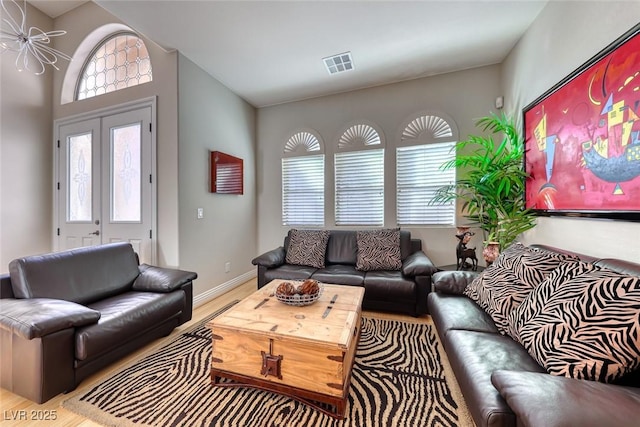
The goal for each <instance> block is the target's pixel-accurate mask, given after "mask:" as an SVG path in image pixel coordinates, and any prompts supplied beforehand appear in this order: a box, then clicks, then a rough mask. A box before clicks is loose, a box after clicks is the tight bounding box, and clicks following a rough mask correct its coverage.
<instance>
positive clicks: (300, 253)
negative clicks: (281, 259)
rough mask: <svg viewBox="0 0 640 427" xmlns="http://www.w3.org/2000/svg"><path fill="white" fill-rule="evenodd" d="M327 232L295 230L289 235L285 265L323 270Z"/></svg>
mask: <svg viewBox="0 0 640 427" xmlns="http://www.w3.org/2000/svg"><path fill="white" fill-rule="evenodd" d="M329 234H330V232H329V230H296V229H292V230H291V232H290V233H289V246H288V247H287V254H286V256H285V260H286V262H287V264H294V265H306V266H309V267H315V268H324V257H325V255H326V252H327V242H328V241H329Z"/></svg>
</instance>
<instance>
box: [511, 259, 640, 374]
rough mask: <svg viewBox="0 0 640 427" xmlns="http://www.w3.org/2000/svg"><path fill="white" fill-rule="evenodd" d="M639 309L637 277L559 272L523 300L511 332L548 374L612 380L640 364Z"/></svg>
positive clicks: (607, 273)
mask: <svg viewBox="0 0 640 427" xmlns="http://www.w3.org/2000/svg"><path fill="white" fill-rule="evenodd" d="M550 279H556V277H555V276H554V277H552V278H550ZM638 307H640V277H637V276H628V275H625V274H621V273H616V272H614V271H610V270H606V269H602V270H600V269H597V270H593V271H589V272H586V273H584V274H578V275H576V276H575V277H571V278H569V279H563V276H562V275H559V276H558V277H557V280H546V281H545V282H544V283H542V284H541V285H540V286H538V288H536V290H535V291H533V293H532V294H531V296H530V297H529V298H527V300H526V301H525V302H523V305H522V306H521V309H520V312H519V314H520V316H519V317H518V318H517V322H516V325H515V327H514V329H515V333H514V335H516V336H517V337H518V339H519V340H520V342H521V343H522V345H523V346H524V347H525V348H526V349H527V351H529V353H530V354H531V355H532V356H533V357H534V358H535V359H536V360H537V361H538V362H539V363H540V364H541V365H543V366H544V367H545V368H546V369H547V371H548V372H549V373H551V374H554V375H560V376H566V377H570V378H580V379H588V380H597V381H601V382H612V381H614V380H616V379H618V378H620V377H622V376H624V375H625V374H626V373H629V372H631V371H633V370H635V369H637V368H638V367H640V343H639V342H638V339H637V337H638V336H639V335H640V318H639V317H638Z"/></svg>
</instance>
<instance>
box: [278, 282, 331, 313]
mask: <svg viewBox="0 0 640 427" xmlns="http://www.w3.org/2000/svg"><path fill="white" fill-rule="evenodd" d="M291 283H292V284H293V285H294V287H295V288H296V289H298V288H299V285H300V283H302V282H293V281H292V282H291ZM323 290H324V287H323V286H322V284H321V283H318V292H315V293H313V294H300V293H295V294H293V295H286V294H282V293H279V292H278V291H276V292H275V296H276V298H277V299H278V301H280V302H281V303H284V304H287V305H293V306H298V307H301V306H305V305H311V304H313V303H314V302H316V301H317V300H318V298H320V295H322V291H323Z"/></svg>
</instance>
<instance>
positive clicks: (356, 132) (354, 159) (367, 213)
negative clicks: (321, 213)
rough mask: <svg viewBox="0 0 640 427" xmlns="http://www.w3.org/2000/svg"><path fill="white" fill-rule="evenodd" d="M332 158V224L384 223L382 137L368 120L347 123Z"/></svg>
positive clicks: (379, 224)
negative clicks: (333, 173) (333, 217)
mask: <svg viewBox="0 0 640 427" xmlns="http://www.w3.org/2000/svg"><path fill="white" fill-rule="evenodd" d="M334 160H335V187H336V188H335V190H336V191H335V198H336V199H335V210H336V212H335V218H336V225H368V226H382V225H384V141H383V137H382V133H381V132H380V131H379V130H377V129H376V127H375V125H373V124H370V123H364V122H358V123H356V124H352V125H350V126H348V127H347V129H346V130H345V131H344V132H343V133H342V135H341V136H340V138H339V139H338V152H337V153H336V154H335V156H334Z"/></svg>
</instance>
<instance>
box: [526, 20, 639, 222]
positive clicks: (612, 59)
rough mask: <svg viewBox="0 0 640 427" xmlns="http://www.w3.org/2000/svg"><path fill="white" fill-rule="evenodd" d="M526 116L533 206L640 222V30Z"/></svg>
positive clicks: (544, 210)
mask: <svg viewBox="0 0 640 427" xmlns="http://www.w3.org/2000/svg"><path fill="white" fill-rule="evenodd" d="M523 114H524V130H525V148H526V153H525V168H526V171H527V172H528V173H529V175H530V176H529V178H528V180H527V183H526V202H527V207H528V208H532V209H534V210H535V211H537V212H538V213H540V214H546V215H570V216H587V217H603V218H613V219H626V220H640V118H639V117H640V25H637V26H635V27H634V28H633V29H631V30H630V31H628V32H627V33H626V34H624V35H623V36H622V37H620V38H619V39H618V40H616V41H615V42H614V43H612V44H611V45H610V46H609V47H607V48H606V49H604V50H603V51H602V52H600V53H599V54H598V55H596V56H595V57H594V58H592V59H591V60H590V61H588V62H587V63H585V64H584V65H583V66H582V67H580V68H579V69H578V70H576V71H575V72H574V73H572V74H571V75H570V76H568V77H567V78H565V79H564V80H563V81H561V82H560V83H558V84H557V85H556V86H554V87H553V88H551V89H550V90H549V91H547V92H546V93H545V94H543V95H542V96H541V97H540V98H538V99H537V100H536V101H534V102H533V103H531V104H530V105H528V106H527V107H526V108H525V109H524V113H523Z"/></svg>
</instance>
